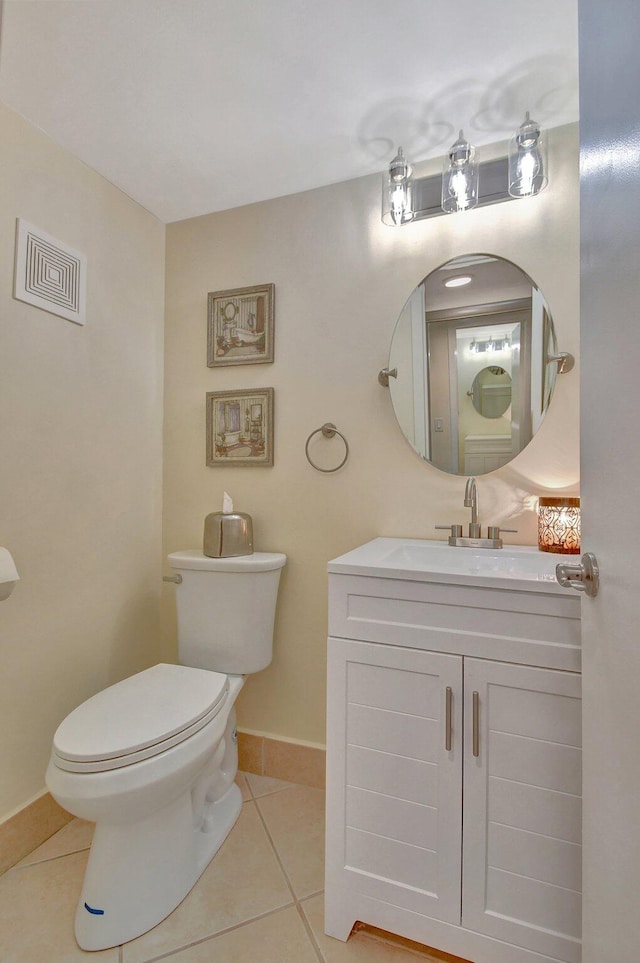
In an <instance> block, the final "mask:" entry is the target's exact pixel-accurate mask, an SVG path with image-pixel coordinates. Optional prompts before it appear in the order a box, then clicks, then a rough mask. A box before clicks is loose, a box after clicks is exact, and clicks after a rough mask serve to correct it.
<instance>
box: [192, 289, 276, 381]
mask: <svg viewBox="0 0 640 963" xmlns="http://www.w3.org/2000/svg"><path fill="white" fill-rule="evenodd" d="M274 302H275V285H274V284H257V285H256V286H255V287H252V288H233V289H232V290H230V291H211V292H210V294H209V296H208V324H207V365H208V366H209V367H210V368H217V367H218V366H219V365H228V364H266V363H268V362H271V361H273V341H274V337H273V331H274V324H275V310H274V309H275V303H274Z"/></svg>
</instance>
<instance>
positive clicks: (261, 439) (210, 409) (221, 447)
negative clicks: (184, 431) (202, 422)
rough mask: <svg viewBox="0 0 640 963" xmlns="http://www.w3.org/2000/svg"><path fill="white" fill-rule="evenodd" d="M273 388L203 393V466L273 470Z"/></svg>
mask: <svg viewBox="0 0 640 963" xmlns="http://www.w3.org/2000/svg"><path fill="white" fill-rule="evenodd" d="M273 398H274V390H273V388H242V389H239V390H234V391H208V392H207V465H209V466H210V467H211V468H222V467H232V466H233V467H239V466H243V467H244V466H246V467H256V468H259V467H269V468H271V467H272V466H273Z"/></svg>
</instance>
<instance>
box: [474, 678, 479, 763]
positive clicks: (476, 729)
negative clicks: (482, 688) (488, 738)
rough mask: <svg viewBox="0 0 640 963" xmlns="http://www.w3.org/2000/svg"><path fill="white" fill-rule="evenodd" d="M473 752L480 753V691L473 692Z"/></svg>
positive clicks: (476, 754)
mask: <svg viewBox="0 0 640 963" xmlns="http://www.w3.org/2000/svg"><path fill="white" fill-rule="evenodd" d="M473 754H474V756H476V757H477V756H479V755H480V693H479V692H474V693H473Z"/></svg>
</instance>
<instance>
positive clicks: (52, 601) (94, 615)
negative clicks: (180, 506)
mask: <svg viewBox="0 0 640 963" xmlns="http://www.w3.org/2000/svg"><path fill="white" fill-rule="evenodd" d="M0 140H1V142H2V153H1V155H0V182H1V183H2V190H1V191H0V211H1V216H0V252H1V254H0V263H1V264H2V271H0V369H1V371H0V414H1V417H2V430H1V433H0V437H1V438H2V455H1V457H0V544H2V545H5V546H6V547H7V548H9V550H10V551H11V552H12V553H13V556H14V558H15V561H16V564H17V566H18V570H19V572H20V576H21V581H20V582H19V583H18V585H17V587H16V589H15V591H14V593H13V595H12V596H11V597H10V598H9V599H8V600H7V601H5V602H3V603H1V606H2V607H1V609H0V664H1V666H2V671H1V672H0V772H1V773H2V778H1V779H0V818H2V817H3V816H5V815H7V814H8V813H9V812H11V811H12V810H13V809H14V808H18V807H19V806H22V805H24V804H25V803H26V802H28V801H29V799H30V798H32V797H33V796H35V795H36V794H38V793H39V792H40V791H41V790H42V789H43V787H44V773H45V769H46V765H47V760H48V757H49V752H50V747H51V738H52V736H53V733H54V731H55V728H56V726H57V725H58V723H59V722H60V721H61V720H62V719H63V718H64V716H65V715H66V714H67V713H68V712H69V711H70V710H71V709H72V708H74V707H75V706H76V705H77V704H78V703H79V702H81V701H82V700H83V699H85V698H86V697H88V696H89V695H91V694H92V693H93V692H95V691H97V690H99V689H102V688H104V687H105V686H106V685H108V684H109V683H111V682H115V681H116V680H118V679H120V678H122V677H123V676H126V675H129V674H131V673H132V672H135V671H137V670H138V669H140V668H143V667H144V666H146V665H148V664H150V663H152V662H154V661H156V660H157V648H158V641H157V640H158V597H159V591H160V521H161V507H160V506H161V444H162V348H163V330H162V322H163V297H164V290H163V281H164V226H163V225H162V224H160V223H159V222H158V221H157V220H156V219H155V218H154V217H152V216H151V215H150V214H148V213H147V212H146V211H144V210H143V209H142V208H141V207H139V206H138V205H137V204H135V203H133V202H132V201H131V200H130V199H129V198H127V197H125V196H124V195H123V194H122V193H121V192H120V191H118V190H116V188H115V187H113V186H112V185H111V184H109V183H108V182H107V181H105V180H104V178H102V177H100V176H99V175H97V174H95V173H94V172H93V171H91V170H89V169H88V168H87V167H85V166H84V165H83V164H81V163H80V162H78V161H77V160H75V159H74V158H72V157H71V156H70V155H69V154H68V153H66V152H65V151H63V150H61V149H60V148H59V147H57V146H56V145H55V144H54V143H53V142H52V141H50V140H48V139H47V138H46V137H44V136H43V135H42V134H41V133H40V132H39V131H37V130H36V129H35V128H33V127H32V126H30V125H29V124H27V123H26V122H25V121H23V120H22V119H21V118H20V117H18V116H17V115H16V114H13V113H12V112H10V111H9V110H7V109H6V108H4V107H1V106H0ZM16 217H23V218H25V219H26V220H28V221H30V222H31V223H33V224H35V225H37V226H38V227H40V228H41V229H42V230H43V231H46V232H47V233H49V234H52V235H53V236H54V237H56V238H59V239H60V240H61V241H64V242H66V243H68V244H69V245H71V246H72V247H74V248H76V249H77V250H80V251H82V252H83V253H85V254H86V255H87V256H88V262H89V263H88V320H87V324H86V326H84V327H80V326H78V325H76V324H72V323H70V322H69V321H65V320H63V319H62V318H58V317H55V316H54V315H51V314H49V313H47V312H45V311H41V310H38V309H37V308H34V307H31V306H29V305H27V304H23V303H22V302H20V301H16V300H13V298H12V287H13V258H14V234H15V220H16Z"/></svg>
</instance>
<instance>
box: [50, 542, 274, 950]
mask: <svg viewBox="0 0 640 963" xmlns="http://www.w3.org/2000/svg"><path fill="white" fill-rule="evenodd" d="M168 562H169V565H170V566H171V568H173V569H174V570H176V572H177V578H176V581H178V584H177V586H176V606H177V613H178V653H179V660H180V665H166V664H159V665H155V666H153V667H152V668H150V669H145V670H144V671H143V672H139V673H137V674H136V675H134V676H131V677H130V678H128V679H124V681H122V682H118V683H116V685H113V686H110V687H109V688H108V689H105V690H104V691H103V692H99V693H97V695H94V696H92V698H90V699H88V700H87V701H86V702H84V703H83V704H82V705H80V706H78V708H77V709H74V710H73V712H71V714H70V715H69V716H67V718H66V719H65V720H64V721H63V722H62V723H61V725H60V726H59V727H58V729H57V731H56V733H55V736H54V739H53V749H52V753H51V759H50V762H49V766H48V769H47V776H46V782H47V786H48V788H49V791H50V793H51V795H52V796H53V797H54V799H56V800H57V802H58V803H60V805H61V806H63V807H64V808H65V809H67V810H68V811H69V812H71V813H73V814H74V815H75V816H79V817H80V818H82V819H87V820H91V821H92V822H95V823H96V827H95V832H94V836H93V843H92V845H91V851H90V854H89V861H88V864H87V869H86V873H85V878H84V883H83V887H82V894H81V896H80V900H79V903H78V907H77V910H76V917H75V932H76V939H77V941H78V944H79V946H80V947H81V948H82V949H84V950H102V949H106V948H107V947H110V946H117V945H119V944H120V943H126V942H127V941H128V940H132V939H134V938H135V937H136V936H140V934H141V933H144V932H146V931H147V930H149V929H151V927H153V926H155V925H156V924H157V923H159V922H160V921H161V920H163V919H164V918H165V917H166V916H168V915H169V913H171V912H172V910H174V909H175V907H176V906H177V905H178V903H180V902H181V901H182V900H183V899H184V897H185V896H186V895H187V893H188V892H189V890H190V889H191V887H192V886H193V885H194V883H195V882H196V881H197V880H198V878H199V877H200V875H201V874H202V873H203V872H204V870H205V869H206V867H207V865H208V864H209V862H210V861H211V859H212V858H213V857H214V855H215V854H216V852H217V851H218V849H219V848H220V846H221V845H222V843H223V842H224V840H225V838H226V837H227V835H228V833H229V831H230V830H231V828H232V826H233V824H234V823H235V821H236V819H237V818H238V815H239V814H240V809H241V806H242V797H241V793H240V790H239V789H238V787H237V786H236V784H235V781H234V780H235V776H236V772H237V768H238V747H237V732H236V720H235V709H234V702H235V700H236V697H237V695H238V693H239V692H240V689H241V688H242V686H243V684H244V680H245V676H246V675H247V674H249V673H253V672H259V671H260V670H261V669H264V668H266V666H268V665H269V663H270V662H271V658H272V652H273V624H274V618H275V609H276V598H277V593H278V583H279V580H280V572H281V569H282V567H283V566H284V564H285V562H286V556H285V555H282V554H280V553H266V552H255V553H254V554H252V555H244V556H239V557H235V558H209V557H208V556H206V555H203V553H202V552H200V551H197V550H194V551H185V552H175V553H173V554H172V555H169V556H168Z"/></svg>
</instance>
